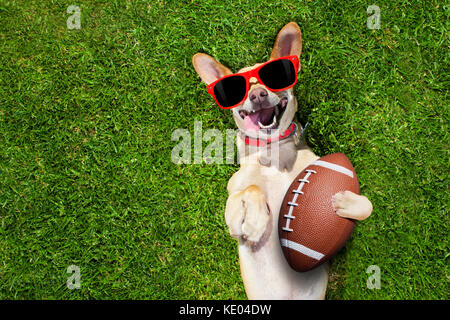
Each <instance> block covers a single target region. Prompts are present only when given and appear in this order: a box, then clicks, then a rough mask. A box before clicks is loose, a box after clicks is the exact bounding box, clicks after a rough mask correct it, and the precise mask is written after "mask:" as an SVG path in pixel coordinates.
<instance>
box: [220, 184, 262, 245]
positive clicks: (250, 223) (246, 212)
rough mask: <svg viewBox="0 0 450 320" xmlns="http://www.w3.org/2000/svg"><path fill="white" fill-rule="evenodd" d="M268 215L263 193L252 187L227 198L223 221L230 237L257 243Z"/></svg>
mask: <svg viewBox="0 0 450 320" xmlns="http://www.w3.org/2000/svg"><path fill="white" fill-rule="evenodd" d="M269 213H270V212H269V208H268V206H267V203H266V198H265V196H264V194H263V192H262V191H261V189H260V188H259V187H257V186H255V185H252V186H249V187H248V188H247V189H245V190H243V191H241V192H238V193H236V194H234V195H231V196H230V197H229V198H228V200H227V206H226V210H225V220H226V223H227V225H228V228H229V231H230V234H231V236H232V237H234V238H242V239H243V240H246V241H249V242H251V243H258V242H259V241H260V240H261V237H262V235H263V234H264V232H265V231H266V228H267V224H268V222H269Z"/></svg>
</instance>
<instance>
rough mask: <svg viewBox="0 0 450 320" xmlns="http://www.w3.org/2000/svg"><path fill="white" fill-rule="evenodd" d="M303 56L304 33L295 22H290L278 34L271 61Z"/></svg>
mask: <svg viewBox="0 0 450 320" xmlns="http://www.w3.org/2000/svg"><path fill="white" fill-rule="evenodd" d="M301 54H302V32H301V30H300V27H299V26H298V24H297V23H295V22H289V23H288V24H287V25H285V26H284V27H283V29H281V31H280V32H279V33H278V36H277V39H276V40H275V44H274V46H273V50H272V54H271V55H270V59H276V58H280V57H285V56H291V55H296V56H297V57H299V58H300V55H301Z"/></svg>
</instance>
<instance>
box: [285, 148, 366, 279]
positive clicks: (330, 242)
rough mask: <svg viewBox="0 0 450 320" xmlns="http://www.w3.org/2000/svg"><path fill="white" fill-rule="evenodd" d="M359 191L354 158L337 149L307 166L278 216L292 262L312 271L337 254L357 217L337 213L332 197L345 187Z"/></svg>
mask: <svg viewBox="0 0 450 320" xmlns="http://www.w3.org/2000/svg"><path fill="white" fill-rule="evenodd" d="M346 190H349V191H352V192H354V193H356V194H359V183H358V179H357V177H356V172H355V170H354V168H353V165H352V164H351V162H350V160H349V159H348V158H347V157H346V156H345V155H344V154H343V153H333V154H330V155H327V156H324V157H322V158H320V159H319V160H316V161H315V162H313V163H311V164H310V165H309V166H308V167H306V168H305V169H304V170H303V171H302V172H300V174H299V175H298V176H297V177H296V178H295V180H294V181H293V182H292V183H291V185H290V187H289V189H288V191H287V192H286V195H285V196H284V200H283V202H282V204H281V209H280V215H279V220H278V230H279V237H280V244H281V247H282V250H283V253H284V256H285V257H286V259H287V261H288V262H289V265H290V266H291V267H292V268H293V269H294V270H296V271H300V272H305V271H309V270H311V269H313V268H315V267H317V266H319V265H321V264H322V263H324V262H326V261H327V260H329V259H330V258H331V257H333V256H334V255H335V254H336V253H337V252H338V251H339V250H340V249H341V248H342V247H343V246H344V245H345V243H346V242H347V240H348V238H349V237H350V235H351V234H352V231H353V228H354V226H355V221H354V220H351V219H347V218H343V217H340V216H338V215H337V214H336V212H335V210H334V208H333V204H332V197H333V196H334V195H335V194H336V193H338V192H341V191H346Z"/></svg>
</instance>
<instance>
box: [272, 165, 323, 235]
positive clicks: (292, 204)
mask: <svg viewBox="0 0 450 320" xmlns="http://www.w3.org/2000/svg"><path fill="white" fill-rule="evenodd" d="M305 171H306V175H305V177H304V178H303V179H298V180H297V181H298V182H300V184H299V185H298V187H297V189H295V190H292V193H293V194H294V197H293V198H292V200H291V201H289V202H288V203H287V205H288V206H289V211H288V214H285V215H283V217H284V218H285V219H286V225H285V226H284V227H282V228H281V229H282V230H284V231H287V232H292V231H294V230H293V229H291V228H289V224H290V223H291V220H293V219H295V216H293V215H292V210H293V208H294V207H298V205H299V204H298V203H297V202H296V201H297V197H298V195H299V194H303V191H302V189H303V186H304V185H305V183H309V182H310V181H309V180H308V178H309V177H310V176H311V174H313V173H317V172H316V171H315V170H311V169H306V170H305Z"/></svg>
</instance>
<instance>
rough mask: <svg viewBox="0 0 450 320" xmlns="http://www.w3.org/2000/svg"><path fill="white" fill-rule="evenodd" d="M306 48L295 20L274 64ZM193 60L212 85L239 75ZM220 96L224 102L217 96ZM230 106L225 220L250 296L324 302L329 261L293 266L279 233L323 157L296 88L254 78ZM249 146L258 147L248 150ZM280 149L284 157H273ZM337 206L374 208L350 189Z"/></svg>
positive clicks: (348, 211)
mask: <svg viewBox="0 0 450 320" xmlns="http://www.w3.org/2000/svg"><path fill="white" fill-rule="evenodd" d="M301 53H302V32H301V30H300V27H299V26H298V25H297V23H295V22H290V23H288V24H287V25H285V26H284V27H283V28H282V29H281V31H280V32H279V33H278V35H277V37H276V40H275V44H274V46H273V49H272V53H271V55H270V59H269V61H272V60H276V59H279V58H281V57H287V56H296V57H298V59H299V60H300V57H301ZM293 59H294V60H295V58H293ZM192 62H193V65H194V69H195V70H196V72H197V73H198V75H199V76H200V78H201V79H202V80H203V82H205V83H206V84H207V85H208V86H209V85H211V84H213V83H214V82H217V81H218V80H219V79H221V78H223V77H226V76H229V75H232V74H233V73H232V72H231V70H230V69H228V68H227V67H225V66H223V65H222V64H220V63H219V62H217V61H216V60H215V59H214V58H212V57H211V56H209V55H207V54H204V53H197V54H195V55H194V56H193V58H192ZM262 65H263V64H261V63H259V64H256V65H254V66H252V67H247V68H243V69H241V70H239V71H238V73H239V74H242V73H245V72H247V74H250V75H251V73H249V72H251V71H252V70H256V69H257V68H259V67H261V66H262ZM299 68H300V66H299ZM296 76H297V75H296ZM296 79H297V78H296ZM295 81H296V80H295ZM265 82H268V81H267V80H266V81H265ZM208 89H211V87H208ZM211 90H212V89H211ZM215 94H217V92H216V93H215ZM215 98H216V102H217V101H218V100H217V96H215ZM230 109H231V112H232V115H233V118H234V121H235V123H236V126H237V127H238V129H239V130H238V131H239V134H237V138H236V143H237V147H238V152H239V162H240V169H239V171H237V172H236V173H235V174H234V175H233V176H232V177H231V179H230V180H229V182H228V186H227V189H228V195H229V197H228V199H227V202H226V208H225V221H226V224H227V226H228V229H229V232H230V235H231V236H232V237H233V238H236V239H237V240H238V249H239V262H240V269H241V276H242V279H243V282H244V287H245V292H246V294H247V297H248V299H258V300H260V299H271V300H279V299H324V298H325V293H326V288H327V284H328V271H329V264H328V263H324V264H322V265H320V266H319V267H317V268H315V269H313V270H311V271H308V272H297V271H295V270H293V269H292V268H291V267H290V266H289V265H288V262H287V261H286V259H285V257H284V255H283V253H282V249H281V246H280V242H279V238H278V215H279V211H280V207H281V203H282V201H283V198H284V196H285V193H286V191H287V190H288V188H289V186H290V184H291V182H292V181H293V180H294V179H295V177H296V176H297V175H298V174H299V173H300V172H301V171H302V170H303V169H304V168H306V167H307V166H308V165H309V164H311V163H312V162H314V161H316V160H317V159H319V157H318V156H317V155H315V154H314V153H313V151H312V150H311V148H310V147H308V146H307V145H306V142H305V141H304V139H302V137H301V135H300V133H301V131H302V127H301V125H300V124H298V123H297V122H296V117H295V114H296V112H297V100H296V97H295V96H294V90H293V87H290V88H288V89H286V90H280V91H274V90H271V89H269V88H268V87H267V83H266V84H265V83H262V82H261V81H260V79H259V78H258V77H257V76H256V75H255V76H253V77H251V78H250V79H248V90H247V95H246V98H245V100H243V101H242V102H239V104H238V105H237V106H234V107H233V108H230ZM255 120H257V121H255ZM293 131H294V132H293ZM260 142H261V143H260ZM269 142H270V143H269ZM250 145H252V146H253V148H249V146H250ZM275 147H276V149H277V151H278V152H277V154H278V155H277V156H278V161H273V157H271V156H270V154H271V151H273V150H275ZM251 149H253V150H251ZM273 153H275V152H273ZM332 203H333V206H334V209H335V212H336V214H338V215H339V216H341V217H346V218H351V219H355V220H363V219H366V218H367V217H369V215H370V214H371V212H372V204H371V202H370V201H369V200H368V199H367V197H365V196H362V195H357V194H355V193H352V192H350V191H344V192H340V193H337V194H336V195H334V196H333V198H332Z"/></svg>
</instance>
